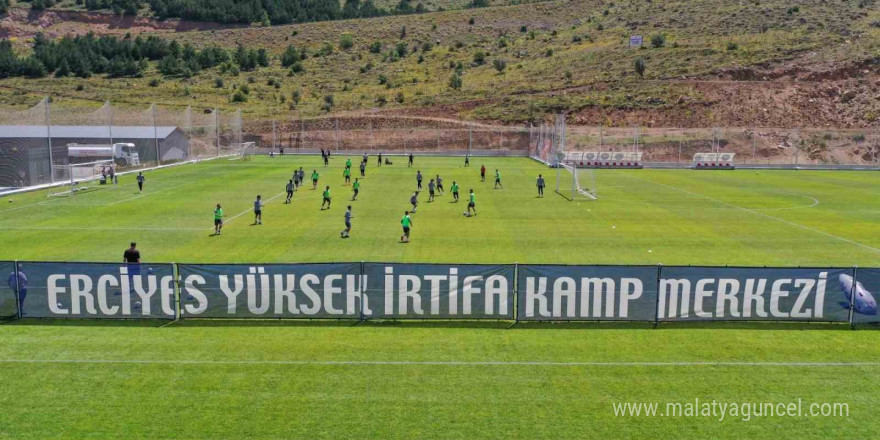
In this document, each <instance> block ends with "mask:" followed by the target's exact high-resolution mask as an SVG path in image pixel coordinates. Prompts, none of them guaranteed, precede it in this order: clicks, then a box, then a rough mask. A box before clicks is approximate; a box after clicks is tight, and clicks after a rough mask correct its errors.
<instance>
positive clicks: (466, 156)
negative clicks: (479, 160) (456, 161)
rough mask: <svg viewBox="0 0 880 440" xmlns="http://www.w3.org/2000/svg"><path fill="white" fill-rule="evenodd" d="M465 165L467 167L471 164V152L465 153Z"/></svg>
mask: <svg viewBox="0 0 880 440" xmlns="http://www.w3.org/2000/svg"><path fill="white" fill-rule="evenodd" d="M464 166H466V167H469V166H471V155H470V154H465V155H464Z"/></svg>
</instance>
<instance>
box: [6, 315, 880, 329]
mask: <svg viewBox="0 0 880 440" xmlns="http://www.w3.org/2000/svg"><path fill="white" fill-rule="evenodd" d="M0 325H10V326H11V325H15V326H56V327H144V328H149V327H153V328H159V327H372V328H383V327H387V328H436V329H443V328H458V329H469V328H471V329H498V330H514V331H523V330H532V331H534V330H551V331H552V330H646V331H675V330H696V329H702V330H756V331H761V330H777V331H778V330H795V331H804V330H814V331H815V330H819V331H844V330H845V331H851V328H850V326H849V324H847V323H827V322H756V321H752V322H663V323H660V325H658V326H657V327H654V323H653V322H644V321H632V322H627V321H589V322H566V321H556V322H550V321H544V322H524V321H520V322H514V321H502V320H492V321H488V320H487V321H467V320H445V321H444V320H366V321H358V320H355V319H311V320H309V319H226V318H217V319H211V318H190V319H181V320H177V321H169V320H161V319H128V320H125V319H70V318H67V319H63V318H62V319H59V318H23V319H18V320H0ZM856 329H859V330H878V329H880V325H877V324H862V325H858V326H856Z"/></svg>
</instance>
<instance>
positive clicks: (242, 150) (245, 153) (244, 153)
mask: <svg viewBox="0 0 880 440" xmlns="http://www.w3.org/2000/svg"><path fill="white" fill-rule="evenodd" d="M256 150H257V144H256V142H242V143H241V145H240V146H239V147H238V150H237V151H236V154H235V156H233V157H230V158H229V160H238V159H240V160H251V159H252V158H253V156H254V153H255V152H256Z"/></svg>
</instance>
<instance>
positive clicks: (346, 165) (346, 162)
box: [345, 157, 351, 169]
mask: <svg viewBox="0 0 880 440" xmlns="http://www.w3.org/2000/svg"><path fill="white" fill-rule="evenodd" d="M345 168H346V169H351V158H350V157H349V158H348V159H346V160H345Z"/></svg>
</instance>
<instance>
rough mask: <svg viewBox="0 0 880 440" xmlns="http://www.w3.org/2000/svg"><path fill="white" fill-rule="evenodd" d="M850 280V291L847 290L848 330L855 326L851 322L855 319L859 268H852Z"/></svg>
mask: <svg viewBox="0 0 880 440" xmlns="http://www.w3.org/2000/svg"><path fill="white" fill-rule="evenodd" d="M852 278H853V282H852V289H850V290H849V328H850V329H855V328H856V325H855V322H853V321H854V319H855V301H856V290H858V289H859V284H858V283H859V266H853V277H852Z"/></svg>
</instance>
